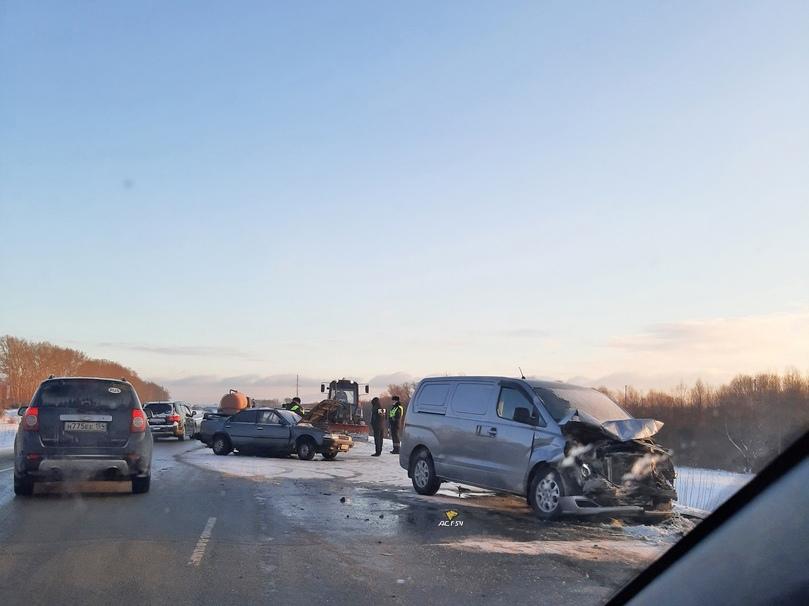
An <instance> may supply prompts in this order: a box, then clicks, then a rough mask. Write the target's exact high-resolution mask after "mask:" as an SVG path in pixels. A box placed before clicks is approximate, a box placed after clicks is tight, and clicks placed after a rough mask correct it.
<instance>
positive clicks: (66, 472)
mask: <svg viewBox="0 0 809 606" xmlns="http://www.w3.org/2000/svg"><path fill="white" fill-rule="evenodd" d="M27 475H28V476H29V477H31V478H36V479H41V480H47V479H51V480H57V481H58V480H62V479H72V478H76V479H104V480H124V479H129V478H131V477H132V476H133V475H137V472H136V470H135V469H134V468H133V467H132V466H131V465H130V463H129V461H127V460H126V459H117V458H109V457H66V458H59V459H44V460H43V461H42V462H41V463H40V464H39V468H38V469H37V470H36V471H29V472H28V473H27Z"/></svg>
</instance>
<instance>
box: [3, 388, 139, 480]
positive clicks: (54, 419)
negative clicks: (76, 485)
mask: <svg viewBox="0 0 809 606" xmlns="http://www.w3.org/2000/svg"><path fill="white" fill-rule="evenodd" d="M18 414H19V415H20V416H21V417H22V419H21V420H20V426H19V428H18V429H17V436H16V438H15V441H14V493H15V494H17V495H20V496H29V495H31V494H33V492H34V484H35V482H38V481H48V482H53V481H60V480H67V479H73V478H75V479H94V480H131V481H132V492H134V493H143V492H148V490H149V484H150V478H151V465H152V443H153V439H152V434H151V433H150V432H149V430H148V423H147V420H146V414H145V413H144V411H143V408H142V407H141V404H140V401H139V400H138V395H137V393H135V390H134V389H133V388H132V385H130V384H129V383H128V382H127V381H123V380H113V379H97V378H84V377H62V378H51V379H48V380H46V381H43V382H42V383H41V384H40V386H39V388H38V389H37V391H36V393H35V394H34V397H33V398H32V399H31V404H30V405H29V406H23V407H21V408H20V409H19V412H18Z"/></svg>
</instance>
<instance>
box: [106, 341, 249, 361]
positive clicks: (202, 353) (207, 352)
mask: <svg viewBox="0 0 809 606" xmlns="http://www.w3.org/2000/svg"><path fill="white" fill-rule="evenodd" d="M96 345H97V346H98V347H103V348H108V349H124V350H128V351H141V352H145V353H150V354H159V355H164V356H194V357H227V358H244V359H248V360H255V359H257V358H255V357H254V356H252V355H251V354H248V353H245V352H243V351H240V350H238V349H235V348H232V347H211V346H204V345H177V346H163V345H149V344H143V343H126V342H105V343H97V344H96Z"/></svg>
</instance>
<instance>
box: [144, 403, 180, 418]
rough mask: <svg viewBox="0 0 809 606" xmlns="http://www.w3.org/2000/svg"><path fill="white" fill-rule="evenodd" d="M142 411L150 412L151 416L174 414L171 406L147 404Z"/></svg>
mask: <svg viewBox="0 0 809 606" xmlns="http://www.w3.org/2000/svg"><path fill="white" fill-rule="evenodd" d="M144 409H145V410H148V411H150V412H151V413H152V414H153V415H166V414H171V413H172V412H174V409H173V407H172V405H171V404H147V405H146V406H144Z"/></svg>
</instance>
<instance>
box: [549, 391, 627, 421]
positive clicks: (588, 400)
mask: <svg viewBox="0 0 809 606" xmlns="http://www.w3.org/2000/svg"><path fill="white" fill-rule="evenodd" d="M534 392H535V393H536V394H537V395H538V396H539V397H540V398H542V402H543V403H544V404H545V408H547V409H548V412H549V413H550V415H551V416H552V417H553V418H554V419H555V420H556V422H557V423H558V422H559V421H561V420H562V419H564V418H565V417H566V416H567V415H569V414H570V412H571V411H572V410H578V411H581V412H584V413H587V414H589V415H590V416H592V417H595V418H596V419H598V420H599V421H602V422H603V421H620V420H623V419H631V418H632V416H631V415H630V414H629V413H627V412H626V411H625V410H624V409H623V408H621V407H620V406H618V405H617V404H616V403H615V402H613V401H612V400H610V399H609V398H608V397H607V396H605V395H604V394H603V393H601V392H600V391H597V390H595V389H586V388H583V387H553V388H550V387H534Z"/></svg>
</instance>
